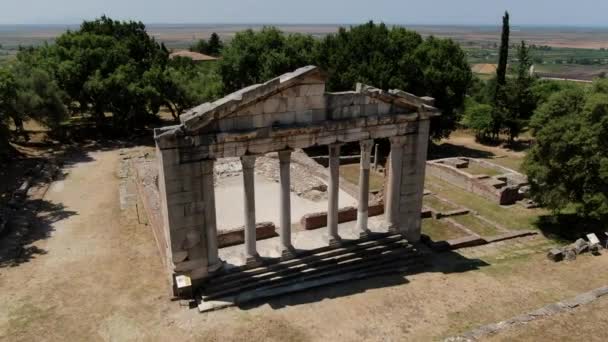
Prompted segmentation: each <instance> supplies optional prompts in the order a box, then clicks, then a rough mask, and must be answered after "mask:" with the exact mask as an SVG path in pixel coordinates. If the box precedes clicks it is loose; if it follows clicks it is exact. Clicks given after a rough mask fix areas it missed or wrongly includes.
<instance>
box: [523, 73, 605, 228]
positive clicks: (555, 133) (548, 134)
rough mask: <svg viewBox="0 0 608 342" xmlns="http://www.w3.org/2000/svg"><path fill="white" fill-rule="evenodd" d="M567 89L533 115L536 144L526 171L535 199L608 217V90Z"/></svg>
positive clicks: (581, 213)
mask: <svg viewBox="0 0 608 342" xmlns="http://www.w3.org/2000/svg"><path fill="white" fill-rule="evenodd" d="M605 86H606V83H604V82H603V81H596V83H595V85H594V87H593V89H592V90H591V91H585V90H583V89H581V88H578V89H566V90H563V91H560V92H558V93H556V94H554V95H552V96H551V97H550V98H549V100H548V101H547V102H546V103H544V104H543V105H542V106H541V107H540V108H539V109H538V111H537V112H536V113H535V115H534V116H533V119H532V122H531V126H532V128H533V133H534V137H535V139H536V141H535V144H534V145H533V147H532V149H531V150H530V152H529V154H528V155H527V158H526V162H525V165H524V166H525V169H526V172H527V174H528V178H529V180H530V184H531V190H532V196H533V198H534V199H535V200H536V201H537V202H539V203H541V204H542V205H544V206H546V207H548V208H550V209H553V210H554V211H562V210H571V211H574V212H576V214H577V215H579V216H581V217H582V218H585V219H595V220H605V219H606V218H608V138H607V137H608V92H607V91H606V87H605Z"/></svg>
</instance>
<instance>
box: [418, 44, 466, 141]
mask: <svg viewBox="0 0 608 342" xmlns="http://www.w3.org/2000/svg"><path fill="white" fill-rule="evenodd" d="M414 58H415V61H416V62H417V65H418V66H419V68H420V71H421V76H422V82H423V88H422V89H419V90H418V91H416V90H414V92H415V93H416V94H418V95H423V94H425V95H430V96H432V97H434V98H435V105H436V106H437V107H438V108H440V109H441V110H442V115H441V116H440V117H439V118H436V119H433V120H432V121H431V135H432V137H433V138H436V139H439V138H444V137H447V136H448V135H449V134H450V133H451V132H452V131H453V130H454V129H455V128H456V123H457V122H458V121H459V120H460V116H459V112H458V109H459V108H461V107H462V106H463V104H464V97H465V94H466V92H467V88H468V87H469V84H470V83H471V79H472V73H471V69H470V67H469V65H468V63H467V61H466V56H465V54H464V52H463V51H462V49H460V46H459V45H458V44H456V43H455V42H453V41H452V40H449V39H438V38H434V37H432V36H431V37H429V38H427V39H426V40H425V41H424V42H423V43H422V44H421V45H420V46H419V47H418V48H417V49H416V51H415V52H414Z"/></svg>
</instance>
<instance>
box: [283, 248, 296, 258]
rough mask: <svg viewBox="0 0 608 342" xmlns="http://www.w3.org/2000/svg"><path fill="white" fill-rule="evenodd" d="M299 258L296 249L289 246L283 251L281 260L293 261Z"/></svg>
mask: <svg viewBox="0 0 608 342" xmlns="http://www.w3.org/2000/svg"><path fill="white" fill-rule="evenodd" d="M296 256H298V254H297V252H296V249H295V248H293V246H289V247H287V248H285V249H283V250H282V251H281V260H291V259H293V258H295V257H296Z"/></svg>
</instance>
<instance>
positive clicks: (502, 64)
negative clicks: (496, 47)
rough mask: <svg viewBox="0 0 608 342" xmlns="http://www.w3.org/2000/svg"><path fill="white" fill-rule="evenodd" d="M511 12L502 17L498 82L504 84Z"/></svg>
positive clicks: (497, 70)
mask: <svg viewBox="0 0 608 342" xmlns="http://www.w3.org/2000/svg"><path fill="white" fill-rule="evenodd" d="M509 32H510V28H509V12H505V15H504V16H503V17H502V36H501V37H500V52H499V56H498V66H497V67H496V83H497V87H498V86H504V85H505V84H506V83H507V79H506V75H507V59H508V58H509Z"/></svg>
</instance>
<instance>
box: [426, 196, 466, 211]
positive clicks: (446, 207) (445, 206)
mask: <svg viewBox="0 0 608 342" xmlns="http://www.w3.org/2000/svg"><path fill="white" fill-rule="evenodd" d="M424 205H425V206H427V207H429V208H431V209H434V210H437V211H439V212H442V213H444V212H447V211H452V210H456V209H458V207H456V206H454V205H452V204H450V203H448V202H446V201H442V200H440V199H439V198H437V197H435V196H433V195H427V196H424Z"/></svg>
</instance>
